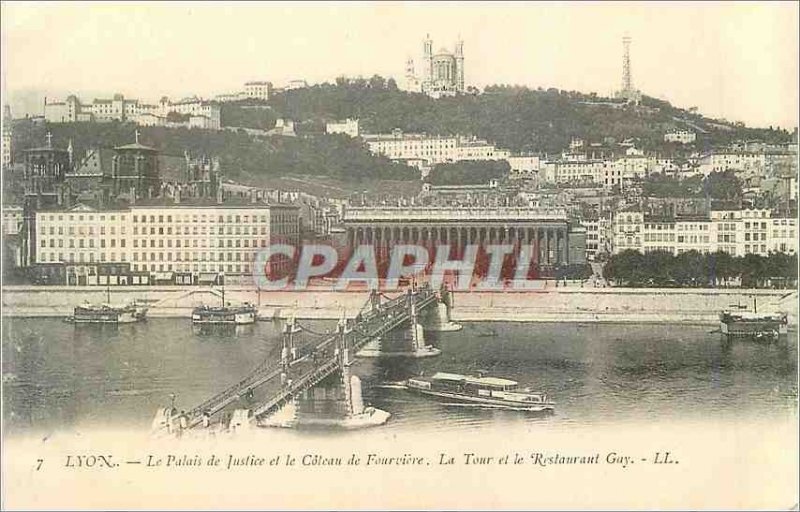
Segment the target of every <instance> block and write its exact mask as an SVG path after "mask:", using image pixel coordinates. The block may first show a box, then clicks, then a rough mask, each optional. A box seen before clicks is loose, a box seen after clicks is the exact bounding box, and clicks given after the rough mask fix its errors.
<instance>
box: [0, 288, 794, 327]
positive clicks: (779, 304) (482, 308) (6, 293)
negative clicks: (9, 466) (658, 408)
mask: <svg viewBox="0 0 800 512" xmlns="http://www.w3.org/2000/svg"><path fill="white" fill-rule="evenodd" d="M396 293H397V292H394V293H390V294H388V295H392V296H393V295H395V294H396ZM109 298H110V302H111V303H123V302H127V301H131V300H137V301H140V302H144V303H146V304H148V305H149V307H150V309H149V311H148V316H150V317H156V318H157V317H177V318H188V317H189V316H190V315H191V311H192V308H194V307H196V306H199V305H202V304H219V303H220V302H221V292H220V290H218V289H212V288H207V287H196V286H193V287H179V286H161V287H158V286H153V287H138V286H129V287H115V288H112V289H110V290H106V289H105V288H99V287H63V286H6V287H4V288H3V297H2V314H3V316H20V317H66V316H69V315H71V314H72V309H73V307H74V306H75V305H77V304H80V303H82V302H84V301H89V302H105V301H107V300H108V299H109ZM754 298H755V300H756V304H757V306H758V307H759V308H760V309H761V308H763V309H764V310H767V309H779V310H782V311H787V312H788V313H789V318H790V322H791V324H792V325H796V322H797V316H798V315H797V292H796V291H793V290H748V289H744V290H742V289H697V288H692V289H683V288H669V289H658V288H570V287H567V288H554V287H551V288H548V287H545V288H541V289H536V290H530V291H511V292H506V293H500V292H455V293H454V301H453V310H452V317H453V320H455V321H461V322H465V321H513V322H579V323H594V322H613V323H618V322H631V323H664V322H680V323H693V324H709V325H711V324H716V323H717V321H718V316H717V315H718V314H719V312H720V311H721V310H723V309H726V308H730V307H731V306H732V305H742V306H745V305H746V306H748V307H749V308H752V305H753V300H754ZM366 300H367V292H366V291H333V290H331V289H330V288H319V289H314V290H307V291H277V292H260V293H259V292H258V291H257V290H253V289H252V288H227V287H226V289H225V301H226V302H232V303H238V302H251V303H253V304H255V305H256V306H257V307H258V310H259V317H260V318H261V319H265V320H269V319H272V318H286V317H288V316H292V315H294V316H296V317H297V318H305V319H337V318H340V316H341V315H342V312H343V311H344V312H345V314H347V315H349V316H352V315H355V314H357V313H358V311H359V310H360V309H361V307H362V306H363V305H364V303H365V302H366Z"/></svg>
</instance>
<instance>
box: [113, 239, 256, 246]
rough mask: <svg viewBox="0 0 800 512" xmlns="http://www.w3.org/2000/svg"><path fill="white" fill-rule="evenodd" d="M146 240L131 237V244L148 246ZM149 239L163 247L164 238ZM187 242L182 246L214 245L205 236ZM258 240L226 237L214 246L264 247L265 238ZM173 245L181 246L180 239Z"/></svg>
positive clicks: (170, 242) (169, 241) (153, 243)
mask: <svg viewBox="0 0 800 512" xmlns="http://www.w3.org/2000/svg"><path fill="white" fill-rule="evenodd" d="M147 240H148V239H146V238H142V239H141V240H139V239H136V238H134V239H133V246H134V247H140V246H141V247H147V246H148V245H147ZM149 240H150V247H156V246H158V247H164V240H163V239H159V240H154V239H152V238H150V239H149ZM189 242H190V241H189V240H186V239H184V240H183V247H206V245H207V246H208V247H214V246H215V245H214V243H213V241H212V240H207V239H205V238H201V239H199V240H198V239H196V238H195V239H193V240H191V245H190V243H189ZM258 242H259V241H258V239H257V238H254V239H253V240H252V241H251V240H250V239H249V238H237V239H236V240H233V239H231V238H228V239H227V240H218V241H217V244H216V247H258V246H259V245H261V247H266V246H267V241H266V240H265V239H262V240H261V243H260V244H259V243H258ZM140 244H141V245H140ZM124 246H125V245H124V244H123V247H124ZM166 246H167V247H172V240H171V239H169V240H167V245H166ZM175 247H176V248H178V247H181V240H180V239H177V240H175Z"/></svg>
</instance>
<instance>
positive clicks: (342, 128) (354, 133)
mask: <svg viewBox="0 0 800 512" xmlns="http://www.w3.org/2000/svg"><path fill="white" fill-rule="evenodd" d="M325 133H328V134H334V133H342V134H344V135H348V136H350V137H353V138H356V137H358V135H359V131H358V119H349V118H348V119H345V120H344V121H330V122H328V123H325Z"/></svg>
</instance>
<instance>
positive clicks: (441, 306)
mask: <svg viewBox="0 0 800 512" xmlns="http://www.w3.org/2000/svg"><path fill="white" fill-rule="evenodd" d="M453 298H454V296H453V291H452V290H450V289H448V288H447V286H446V285H444V284H442V287H441V289H440V290H439V297H438V299H439V300H438V301H437V302H436V305H435V306H434V307H432V308H430V309H428V310H427V311H426V313H425V316H424V318H423V325H424V326H425V330H426V331H430V332H453V331H460V330H461V329H462V327H463V326H462V325H461V324H459V323H456V322H453V320H452V317H451V311H452V310H453Z"/></svg>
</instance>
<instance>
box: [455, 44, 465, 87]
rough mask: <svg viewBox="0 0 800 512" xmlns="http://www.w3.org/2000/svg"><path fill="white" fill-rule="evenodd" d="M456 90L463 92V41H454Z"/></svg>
mask: <svg viewBox="0 0 800 512" xmlns="http://www.w3.org/2000/svg"><path fill="white" fill-rule="evenodd" d="M455 56H456V90H457V91H458V92H464V41H463V40H462V39H461V38H460V37H459V38H458V41H456V53H455Z"/></svg>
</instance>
